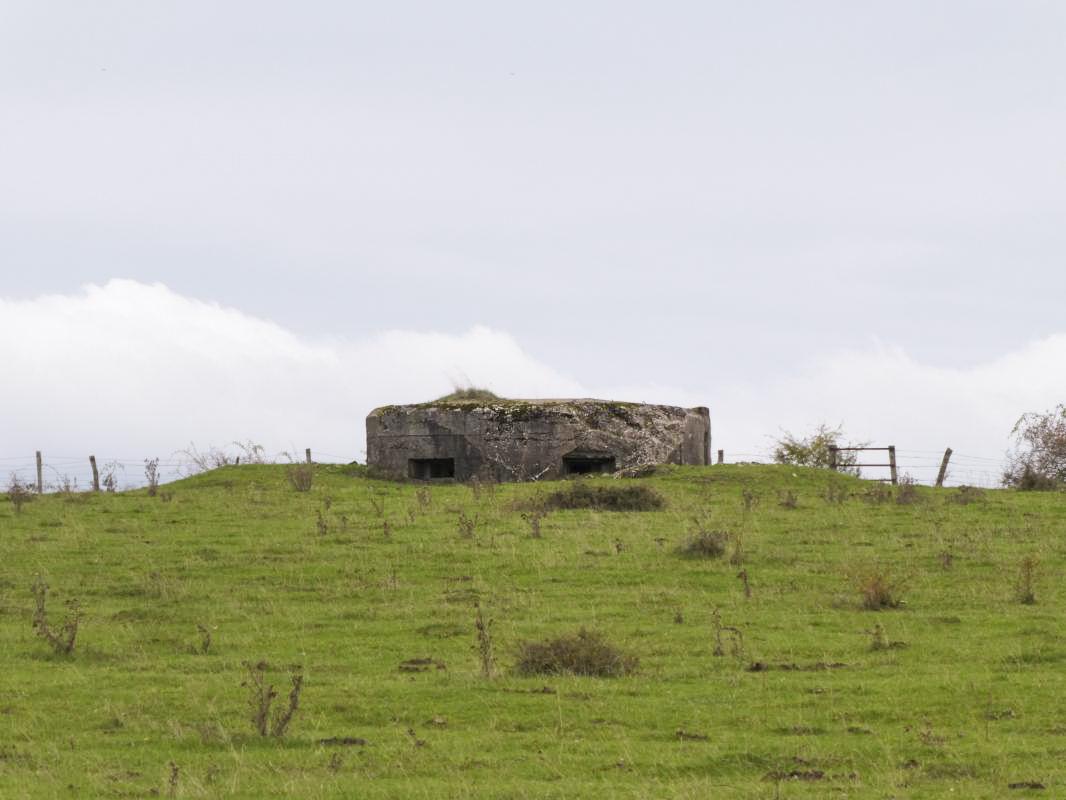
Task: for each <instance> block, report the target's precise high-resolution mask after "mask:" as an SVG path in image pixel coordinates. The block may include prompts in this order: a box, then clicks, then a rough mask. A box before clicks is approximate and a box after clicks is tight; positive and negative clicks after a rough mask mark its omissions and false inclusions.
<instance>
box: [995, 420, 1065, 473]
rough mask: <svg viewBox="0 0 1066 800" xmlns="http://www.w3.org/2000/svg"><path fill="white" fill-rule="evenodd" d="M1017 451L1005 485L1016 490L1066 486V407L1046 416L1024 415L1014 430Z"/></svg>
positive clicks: (1009, 461)
mask: <svg viewBox="0 0 1066 800" xmlns="http://www.w3.org/2000/svg"><path fill="white" fill-rule="evenodd" d="M1011 436H1013V437H1014V442H1015V446H1014V452H1013V453H1011V454H1010V456H1009V460H1008V464H1007V468H1006V469H1005V470H1004V472H1003V484H1004V485H1005V486H1011V487H1013V488H1015V489H1023V490H1030V491H1031V490H1046V489H1055V488H1058V487H1060V486H1061V485H1062V484H1063V483H1066V404H1062V403H1060V404H1059V405H1058V406H1056V407H1055V408H1054V409H1052V410H1051V411H1048V412H1046V413H1044V414H1037V413H1032V412H1031V413H1028V414H1023V415H1022V416H1021V418H1019V420H1018V421H1017V422H1016V423H1014V428H1012V429H1011Z"/></svg>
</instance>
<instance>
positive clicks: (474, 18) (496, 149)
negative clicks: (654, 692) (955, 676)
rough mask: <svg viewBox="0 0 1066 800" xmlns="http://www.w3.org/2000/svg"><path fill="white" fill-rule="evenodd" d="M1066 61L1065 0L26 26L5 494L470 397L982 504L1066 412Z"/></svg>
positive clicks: (5, 184)
mask: <svg viewBox="0 0 1066 800" xmlns="http://www.w3.org/2000/svg"><path fill="white" fill-rule="evenodd" d="M1064 40H1066V4H1063V3H1061V2H1057V0H1056V1H1055V2H1050V1H1049V2H1037V1H1035V0H1010V2H1006V1H1004V2H982V1H981V0H965V1H963V0H958V1H957V2H950V1H947V0H944V1H941V2H938V1H937V0H922V1H921V2H907V0H893V1H892V2H864V3H855V2H817V1H815V0H812V1H811V2H804V3H795V2H769V1H767V2H746V3H736V2H731V3H725V2H711V1H708V0H704V1H703V2H659V3H655V4H652V3H633V2H620V1H619V0H612V2H573V0H571V1H570V2H566V3H554V2H539V3H527V4H508V3H499V2H461V1H458V2H450V3H426V2H402V1H401V2H392V3H363V2H350V1H349V2H325V1H323V0H318V1H317V2H316V1H315V0H306V1H305V2H301V3H292V2H285V3H282V2H269V0H266V1H265V0H256V2H241V1H240V0H230V1H229V2H225V3H218V2H198V1H197V0H182V2H180V3H179V2H153V3H145V2H134V1H133V0H129V1H127V2H108V0H94V2H92V3H85V2H47V1H44V2H42V0H33V1H32V2H22V0H5V2H3V3H0V269H2V276H3V281H2V282H0V358H2V361H3V364H4V365H5V367H4V380H3V390H2V391H0V413H2V414H3V415H4V418H5V420H7V421H8V422H7V423H6V424H5V425H4V426H3V432H2V434H0V458H4V459H7V461H0V467H3V465H4V464H12V465H16V466H18V465H21V461H20V459H21V460H25V456H24V454H25V453H27V452H28V453H29V454H30V456H31V457H32V451H33V450H34V449H44V450H46V451H47V452H50V453H53V452H54V453H57V454H58V453H62V454H64V455H68V456H71V457H72V458H73V457H80V456H81V455H82V454H87V453H88V452H91V451H95V452H97V453H108V452H110V453H112V454H113V455H116V456H117V455H119V454H120V453H121V454H122V455H124V456H134V457H141V456H142V455H143V456H144V457H148V456H152V455H162V456H166V455H168V454H169V453H172V452H173V451H175V450H177V449H179V448H182V447H187V446H188V444H189V443H190V442H193V443H196V444H197V445H199V446H201V447H206V446H209V445H211V444H216V445H220V444H224V443H225V442H228V441H232V440H234V439H239V440H241V441H246V440H248V439H251V440H253V441H257V442H260V443H262V444H264V446H265V447H267V448H268V450H270V451H271V452H277V451H280V450H283V449H292V450H294V451H295V450H297V449H299V450H301V451H302V449H303V447H305V446H308V445H313V446H314V447H315V448H317V450H318V451H320V452H323V453H329V454H334V455H335V456H336V457H338V458H339V459H344V460H351V459H355V458H359V459H361V458H362V457H363V448H364V442H363V428H362V425H363V418H364V417H365V415H366V413H367V412H368V411H369V410H370V409H371V408H372V407H373V406H374V405H377V404H380V403H386V402H403V401H414V400H423V399H428V398H431V397H433V396H436V395H438V394H441V393H443V392H446V391H448V390H449V388H450V386H451V385H452V383H453V382H464V381H468V380H469V381H474V382H477V383H481V384H487V385H488V386H489V387H490V388H493V389H495V390H496V391H498V392H501V393H507V394H522V395H532V396H538V395H539V396H546V395H559V394H578V393H580V394H595V395H607V394H609V395H610V396H612V397H617V399H625V400H648V401H656V402H671V403H677V404H684V405H691V404H700V405H707V406H709V407H710V409H711V416H712V422H713V427H714V433H713V437H714V445H713V446H714V447H715V449H717V448H718V447H721V448H724V449H725V450H726V452H727V458H728V457H729V456H730V455H731V454H738V455H739V454H757V453H760V452H765V451H766V449H767V448H768V445H769V441H770V438H771V437H773V436H774V435H777V434H779V433H780V432H781V430H783V429H784V430H792V431H794V432H796V433H804V432H806V431H808V430H810V429H811V428H813V427H814V426H815V425H816V424H818V423H820V422H827V423H829V424H830V425H838V424H842V425H843V426H844V428H845V430H846V431H847V432H848V433H849V434H850V435H852V436H853V437H854V438H856V439H863V440H869V441H872V442H874V443H877V444H881V443H884V444H887V443H894V444H896V445H897V447H899V448H901V450H905V451H908V452H912V453H913V463H914V464H915V465H916V466H917V464H918V461H919V460H921V459H925V460H932V461H936V460H938V455H937V454H938V453H939V452H942V450H943V448H944V447H945V446H948V445H951V446H953V447H955V448H956V451H957V452H961V453H966V454H968V455H972V456H974V457H975V458H976V457H980V458H984V459H989V461H988V463H989V464H991V467H990V469H991V472H992V473H994V472H995V468H996V467H995V464H994V461H995V460H996V459H998V458H1001V457H1002V455H1003V452H1004V451H1005V450H1006V448H1007V446H1008V444H1009V441H1008V434H1009V432H1010V429H1011V427H1012V425H1013V424H1014V422H1015V420H1016V419H1017V417H1018V416H1019V415H1020V414H1021V413H1022V412H1025V411H1034V410H1045V409H1048V408H1050V407H1052V406H1053V405H1055V404H1056V403H1058V402H1063V401H1066V369H1064V368H1063V367H1064V362H1066V313H1064V298H1066V269H1064V263H1063V261H1064V259H1063V256H1064V254H1066V224H1064V223H1066V188H1064V187H1066V148H1064V147H1063V144H1062V143H1063V142H1064V141H1066V48H1063V46H1062V43H1063V41H1064ZM12 421H15V424H14V425H12V424H11V423H12ZM923 463H924V461H923ZM960 463H961V462H960ZM973 464H974V465H977V464H978V462H977V461H974V462H973ZM974 468H975V469H976V466H975V467H974ZM960 474H961V473H960ZM923 476H924V473H923Z"/></svg>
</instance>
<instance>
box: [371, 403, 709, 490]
mask: <svg viewBox="0 0 1066 800" xmlns="http://www.w3.org/2000/svg"><path fill="white" fill-rule="evenodd" d="M366 440H367V464H368V465H369V466H370V468H371V469H372V470H375V471H376V472H378V473H379V474H383V475H389V476H392V477H397V478H406V477H410V476H411V464H410V460H411V459H452V460H453V464H454V478H455V479H456V480H460V481H464V480H469V479H471V478H473V477H480V478H484V479H489V478H491V479H493V480H497V481H527V480H550V479H552V478H558V477H561V476H562V475H564V474H566V472H567V471H568V469H570V470H573V469H582V468H583V467H581V464H585V465H586V466H587V465H589V464H595V463H597V462H602V464H601V465H605V464H607V463H610V464H611V466H613V467H614V468H617V469H624V468H626V467H633V466H640V465H644V464H662V463H673V464H697V465H699V464H707V463H709V458H710V446H711V422H710V413H709V412H708V410H707V409H706V408H702V407H700V408H691V409H684V408H676V407H674V406H653V405H644V404H639V403H614V402H608V401H603V400H528V401H527V400H501V401H493V402H491V403H483V402H482V403H478V402H451V401H446V402H441V403H437V404H434V403H426V404H423V405H413V406H385V407H383V408H379V409H376V410H374V411H372V412H371V413H370V415H369V416H368V417H367V419H366ZM567 456H571V459H570V460H569V461H567V462H565V463H564V458H565V457H567ZM609 459H613V461H609ZM575 464H577V466H576V467H575ZM568 465H569V466H568Z"/></svg>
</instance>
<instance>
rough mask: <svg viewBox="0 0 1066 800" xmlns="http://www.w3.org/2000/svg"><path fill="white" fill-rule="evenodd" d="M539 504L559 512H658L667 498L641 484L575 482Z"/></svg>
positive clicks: (664, 504)
mask: <svg viewBox="0 0 1066 800" xmlns="http://www.w3.org/2000/svg"><path fill="white" fill-rule="evenodd" d="M540 505H541V507H542V508H544V509H557V510H560V511H568V510H575V509H591V510H594V511H660V510H662V509H663V508H665V507H666V498H664V497H663V496H662V495H661V494H660V493H659V492H658V491H656V490H655V489H653V488H652V487H651V486H645V485H644V484H641V483H638V484H630V483H625V484H619V485H614V484H608V485H599V484H595V483H591V482H588V481H577V482H575V483H572V484H571V485H569V486H567V487H566V488H565V489H560V490H559V491H557V492H552V493H551V494H549V495H548V496H546V497H544V498H543V499H542V500H541V502H540Z"/></svg>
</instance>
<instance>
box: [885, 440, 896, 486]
mask: <svg viewBox="0 0 1066 800" xmlns="http://www.w3.org/2000/svg"><path fill="white" fill-rule="evenodd" d="M888 468H889V469H890V470H892V485H893V486H898V485H899V480H898V475H897V473H896V446H895V445H894V444H890V445H889V446H888Z"/></svg>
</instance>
